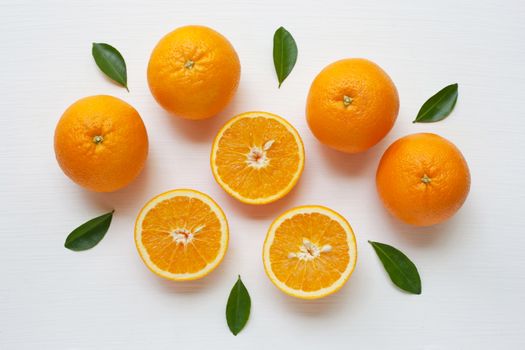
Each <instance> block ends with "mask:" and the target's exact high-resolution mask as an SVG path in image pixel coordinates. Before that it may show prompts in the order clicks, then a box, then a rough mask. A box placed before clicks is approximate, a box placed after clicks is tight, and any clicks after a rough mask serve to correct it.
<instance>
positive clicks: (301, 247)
mask: <svg viewBox="0 0 525 350" xmlns="http://www.w3.org/2000/svg"><path fill="white" fill-rule="evenodd" d="M356 261H357V246H356V242H355V236H354V232H353V231H352V228H351V227H350V224H349V223H348V221H346V220H345V218H343V217H342V216H341V215H339V214H338V213H336V212H335V211H333V210H331V209H328V208H325V207H322V206H303V207H297V208H294V209H291V210H289V211H287V212H285V213H284V214H283V215H281V216H280V217H278V218H277V219H276V220H275V221H274V222H273V223H272V225H271V226H270V229H269V230H268V234H267V235H266V240H265V241H264V248H263V262H264V269H265V270H266V274H267V275H268V277H269V278H270V280H271V281H272V282H273V284H275V286H276V287H277V288H279V289H280V290H281V291H283V292H285V293H286V294H289V295H291V296H294V297H298V298H302V299H316V298H321V297H324V296H327V295H329V294H332V293H335V292H336V291H338V290H339V289H340V288H341V287H342V286H343V285H344V284H345V283H346V281H347V280H348V279H349V278H350V275H351V274H352V272H353V271H354V268H355V264H356Z"/></svg>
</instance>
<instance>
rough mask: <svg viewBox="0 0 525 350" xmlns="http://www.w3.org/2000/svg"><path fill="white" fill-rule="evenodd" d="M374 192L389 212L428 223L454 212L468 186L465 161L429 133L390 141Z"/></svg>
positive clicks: (420, 223)
mask: <svg viewBox="0 0 525 350" xmlns="http://www.w3.org/2000/svg"><path fill="white" fill-rule="evenodd" d="M376 185H377V191H378V193H379V196H380V197H381V200H382V201H383V204H384V205H385V207H386V208H387V209H388V210H389V211H390V213H391V214H392V215H394V216H395V217H397V218H398V219H400V220H401V221H404V222H405V223H407V224H412V225H416V226H430V225H434V224H438V223H440V222H443V221H445V220H447V219H448V218H450V217H451V216H452V215H454V214H455V213H456V212H457V211H458V210H459V208H460V207H461V206H462V205H463V203H464V202H465V199H466V198H467V195H468V192H469V189H470V172H469V169H468V166H467V162H466V161H465V158H463V155H462V154H461V152H460V151H459V150H458V149H457V147H456V146H454V144H452V143H451V142H450V141H448V140H446V139H444V138H443V137H441V136H438V135H435V134H429V133H420V134H413V135H408V136H405V137H402V138H400V139H399V140H397V141H396V142H394V143H393V144H392V145H390V147H388V149H387V150H386V152H385V154H383V157H382V158H381V161H380V162H379V167H378V168H377V174H376Z"/></svg>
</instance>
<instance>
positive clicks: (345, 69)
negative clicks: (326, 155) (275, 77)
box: [306, 58, 399, 153]
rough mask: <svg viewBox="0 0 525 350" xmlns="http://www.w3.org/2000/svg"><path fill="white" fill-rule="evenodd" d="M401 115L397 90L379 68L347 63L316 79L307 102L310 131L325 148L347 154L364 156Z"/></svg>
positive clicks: (357, 61)
mask: <svg viewBox="0 0 525 350" xmlns="http://www.w3.org/2000/svg"><path fill="white" fill-rule="evenodd" d="M398 111H399V97H398V94H397V89H396V86H395V85H394V83H393V82H392V80H391V79H390V77H389V76H388V75H387V74H386V73H385V71H383V70H382V69H381V68H380V67H379V66H378V65H377V64H375V63H373V62H371V61H369V60H366V59H361V58H352V59H344V60H340V61H337V62H334V63H332V64H330V65H329V66H327V67H326V68H324V69H323V70H322V71H321V73H319V75H317V77H316V78H315V79H314V81H313V83H312V86H311V87H310V92H309V93H308V99H307V102H306V119H307V121H308V126H309V127H310V130H311V131H312V133H313V134H314V135H315V137H316V138H317V139H318V140H319V141H320V142H321V143H323V144H325V145H327V146H329V147H331V148H334V149H336V150H339V151H342V152H346V153H357V152H362V151H365V150H367V149H369V148H370V147H372V146H373V145H375V144H376V143H378V142H379V141H380V140H381V139H382V138H383V137H385V135H386V134H387V133H388V132H389V131H390V129H392V126H393V125H394V122H395V121H396V118H397V113H398Z"/></svg>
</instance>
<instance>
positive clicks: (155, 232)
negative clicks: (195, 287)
mask: <svg viewBox="0 0 525 350" xmlns="http://www.w3.org/2000/svg"><path fill="white" fill-rule="evenodd" d="M135 244H136V246H137V250H138V252H139V255H140V257H141V258H142V260H143V261H144V263H145V264H146V266H147V267H148V268H149V269H150V270H151V271H152V272H153V273H155V274H157V275H159V276H161V277H164V278H167V279H170V280H174V281H185V280H194V279H198V278H201V277H204V276H206V275H207V274H209V273H210V272H211V271H213V270H214V269H215V268H216V267H217V266H218V265H219V264H220V262H221V261H222V259H223V258H224V254H225V253H226V248H227V247H228V222H227V221H226V216H225V215H224V212H223V211H222V209H221V208H220V207H219V206H218V205H217V203H215V201H214V200H213V199H211V198H210V197H209V196H208V195H206V194H204V193H201V192H198V191H195V190H189V189H178V190H172V191H168V192H165V193H162V194H160V195H158V196H156V197H155V198H153V199H151V200H150V201H149V202H148V203H146V205H145V206H144V208H142V210H141V211H140V213H139V215H138V217H137V221H136V222H135Z"/></svg>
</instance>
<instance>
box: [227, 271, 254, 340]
mask: <svg viewBox="0 0 525 350" xmlns="http://www.w3.org/2000/svg"><path fill="white" fill-rule="evenodd" d="M251 304H252V302H251V299H250V294H248V291H247V290H246V287H245V286H244V284H243V283H242V281H241V276H239V278H238V279H237V283H235V285H234V286H233V288H232V290H231V292H230V296H229V297H228V304H227V305H226V321H227V322H228V327H229V328H230V331H231V332H232V333H233V335H237V334H238V333H239V332H240V331H241V330H242V329H243V328H244V326H245V325H246V322H248V318H249V317H250V308H251Z"/></svg>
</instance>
